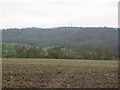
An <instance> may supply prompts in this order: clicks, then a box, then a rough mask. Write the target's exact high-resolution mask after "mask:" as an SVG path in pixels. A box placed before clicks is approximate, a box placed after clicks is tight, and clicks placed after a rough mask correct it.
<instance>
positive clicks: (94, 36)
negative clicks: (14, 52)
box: [2, 26, 118, 49]
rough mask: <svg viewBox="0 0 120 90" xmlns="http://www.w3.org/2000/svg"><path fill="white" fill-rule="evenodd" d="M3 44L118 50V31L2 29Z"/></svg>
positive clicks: (69, 28) (54, 28)
mask: <svg viewBox="0 0 120 90" xmlns="http://www.w3.org/2000/svg"><path fill="white" fill-rule="evenodd" d="M2 40H3V41H2V42H3V43H22V44H28V45H33V46H41V47H49V46H59V47H64V48H72V49H74V48H79V47H80V46H81V45H91V46H93V47H97V46H99V47H101V46H102V47H108V48H117V47H118V45H117V42H118V30H117V28H109V27H74V26H72V27H53V28H36V27H31V28H21V29H18V28H9V29H2Z"/></svg>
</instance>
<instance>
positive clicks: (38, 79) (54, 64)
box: [2, 58, 118, 88]
mask: <svg viewBox="0 0 120 90" xmlns="http://www.w3.org/2000/svg"><path fill="white" fill-rule="evenodd" d="M2 70H3V77H2V79H3V88H117V87H118V62H117V61H114V60H113V61H109V60H64V59H19V58H15V59H12V58H11V59H3V68H2Z"/></svg>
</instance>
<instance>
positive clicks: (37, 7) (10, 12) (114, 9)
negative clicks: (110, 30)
mask: <svg viewBox="0 0 120 90" xmlns="http://www.w3.org/2000/svg"><path fill="white" fill-rule="evenodd" d="M118 1H119V0H1V1H0V19H1V20H0V25H1V26H0V28H23V27H42V28H49V27H58V26H70V24H73V26H78V27H79V26H83V27H86V26H87V27H92V26H93V27H100V26H102V27H103V26H108V27H117V26H118Z"/></svg>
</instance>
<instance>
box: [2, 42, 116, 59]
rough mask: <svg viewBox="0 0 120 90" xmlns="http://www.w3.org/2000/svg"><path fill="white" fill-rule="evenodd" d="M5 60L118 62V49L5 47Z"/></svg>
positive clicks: (85, 46)
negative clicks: (46, 59)
mask: <svg viewBox="0 0 120 90" xmlns="http://www.w3.org/2000/svg"><path fill="white" fill-rule="evenodd" d="M2 57H3V58H53V59H92V60H117V59H118V51H117V50H116V49H110V48H102V47H96V48H93V47H92V46H87V45H83V46H81V47H79V48H78V49H74V50H73V49H67V48H60V47H49V48H40V47H34V46H26V45H21V44H18V45H15V46H14V47H13V48H12V50H5V48H4V45H3V50H2Z"/></svg>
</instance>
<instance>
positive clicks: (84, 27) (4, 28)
mask: <svg viewBox="0 0 120 90" xmlns="http://www.w3.org/2000/svg"><path fill="white" fill-rule="evenodd" d="M61 27H78V28H119V27H110V26H55V27H32V26H31V27H8V28H0V30H2V29H25V28H41V29H52V28H61Z"/></svg>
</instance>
